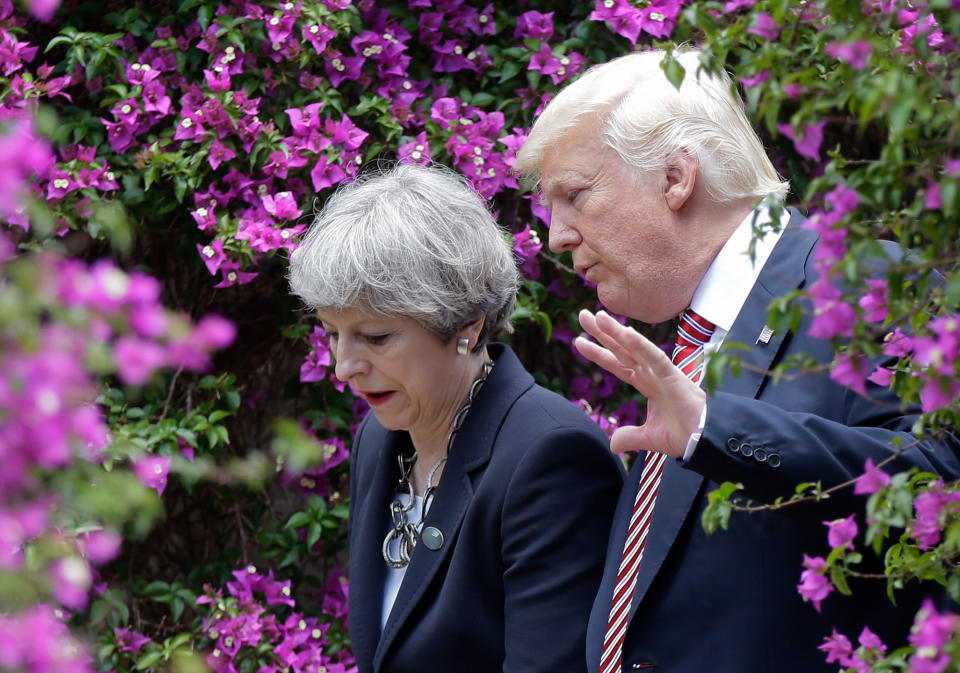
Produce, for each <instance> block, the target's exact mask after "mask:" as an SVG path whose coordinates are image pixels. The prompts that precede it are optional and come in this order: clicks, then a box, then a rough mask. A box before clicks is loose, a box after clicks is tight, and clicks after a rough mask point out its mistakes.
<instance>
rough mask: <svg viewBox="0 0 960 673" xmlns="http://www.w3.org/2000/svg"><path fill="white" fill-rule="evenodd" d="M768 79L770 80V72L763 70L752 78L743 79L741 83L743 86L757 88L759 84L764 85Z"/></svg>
mask: <svg viewBox="0 0 960 673" xmlns="http://www.w3.org/2000/svg"><path fill="white" fill-rule="evenodd" d="M768 79H770V71H769V70H767V69H763V70H761V71H760V72H758V73H757V74H756V75H753V76H752V77H741V78H740V83H741V84H743V86H745V87H747V88H749V87H753V86H757V85H758V84H763V83H764V82H766V81H767V80H768Z"/></svg>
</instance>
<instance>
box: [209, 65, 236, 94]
mask: <svg viewBox="0 0 960 673" xmlns="http://www.w3.org/2000/svg"><path fill="white" fill-rule="evenodd" d="M203 78H204V79H205V80H207V87H209V88H210V91H213V92H214V93H218V92H220V91H229V89H230V72H229V71H228V70H227V69H226V68H224V67H223V66H221V65H215V66H213V68H211V69H209V70H204V71H203Z"/></svg>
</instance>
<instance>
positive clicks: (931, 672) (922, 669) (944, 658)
mask: <svg viewBox="0 0 960 673" xmlns="http://www.w3.org/2000/svg"><path fill="white" fill-rule="evenodd" d="M958 628H960V620H958V618H957V615H955V614H951V613H942V614H941V613H939V612H937V610H936V608H935V607H934V605H933V601H931V600H930V599H929V598H927V599H925V600H924V601H923V606H922V607H921V608H920V610H919V611H918V612H917V616H916V618H915V619H914V622H913V628H911V629H910V635H909V637H908V640H909V641H910V643H912V644H913V646H914V652H913V654H912V655H911V656H910V673H941V671H944V670H946V669H947V666H949V665H950V661H951V656H950V654H949V653H948V652H945V651H944V648H945V646H946V645H947V643H948V642H949V641H950V640H951V638H953V637H954V636H955V635H956V633H957V631H958Z"/></svg>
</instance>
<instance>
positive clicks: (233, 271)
mask: <svg viewBox="0 0 960 673" xmlns="http://www.w3.org/2000/svg"><path fill="white" fill-rule="evenodd" d="M220 273H221V274H222V276H223V280H221V281H220V282H219V283H217V284H216V285H214V287H216V288H223V287H230V286H231V285H245V284H247V283H249V282H250V281H252V280H253V279H254V278H256V277H257V275H258V274H256V273H253V272H249V271H241V270H240V262H235V261H233V260H227V261H225V262H223V263H222V264H221V265H220Z"/></svg>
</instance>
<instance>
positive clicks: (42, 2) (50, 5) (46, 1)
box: [26, 0, 60, 22]
mask: <svg viewBox="0 0 960 673" xmlns="http://www.w3.org/2000/svg"><path fill="white" fill-rule="evenodd" d="M26 4H27V10H28V11H29V12H30V14H32V15H33V17H34V18H35V19H37V20H38V21H44V22H47V21H49V20H50V19H52V18H53V15H54V13H55V12H56V11H57V8H58V7H59V6H60V0H27V3H26Z"/></svg>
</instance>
